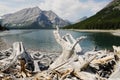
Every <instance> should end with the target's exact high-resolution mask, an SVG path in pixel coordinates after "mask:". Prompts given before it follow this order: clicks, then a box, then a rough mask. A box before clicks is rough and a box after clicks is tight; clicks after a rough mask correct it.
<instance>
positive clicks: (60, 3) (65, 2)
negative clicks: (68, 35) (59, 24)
mask: <svg viewBox="0 0 120 80" xmlns="http://www.w3.org/2000/svg"><path fill="white" fill-rule="evenodd" d="M110 1H112V0H0V16H2V15H3V14H8V13H13V12H16V11H18V10H21V9H23V8H29V7H35V6H39V8H40V9H42V10H52V11H53V12H55V13H56V14H57V15H58V16H59V17H61V18H63V19H67V20H69V21H76V20H78V19H80V18H81V17H83V16H88V17H89V16H92V15H93V14H95V13H96V12H98V11H99V10H101V9H102V8H103V7H105V6H106V5H107V4H108V3H109V2H110Z"/></svg>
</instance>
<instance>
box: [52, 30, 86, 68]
mask: <svg viewBox="0 0 120 80" xmlns="http://www.w3.org/2000/svg"><path fill="white" fill-rule="evenodd" d="M54 36H55V39H56V41H57V42H58V43H59V44H60V45H61V46H62V49H63V52H62V54H61V55H60V56H59V57H58V58H57V59H56V60H55V61H54V62H53V64H51V65H50V68H51V69H53V68H55V67H56V66H57V65H60V64H62V63H63V62H65V61H67V60H68V59H69V58H71V57H73V55H74V54H73V53H74V50H75V47H76V45H77V44H78V42H79V41H81V40H82V39H84V38H86V37H85V36H82V37H80V38H78V39H77V40H73V39H71V40H72V41H73V43H70V41H69V40H68V38H67V35H65V36H64V37H63V38H62V37H61V36H60V34H59V29H58V28H57V30H56V31H54Z"/></svg>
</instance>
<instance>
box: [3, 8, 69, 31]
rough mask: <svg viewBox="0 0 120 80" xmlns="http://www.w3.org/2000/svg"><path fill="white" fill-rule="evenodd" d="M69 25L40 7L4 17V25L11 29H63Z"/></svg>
mask: <svg viewBox="0 0 120 80" xmlns="http://www.w3.org/2000/svg"><path fill="white" fill-rule="evenodd" d="M68 24H69V23H68V22H66V21H64V20H63V19H61V18H60V17H58V16H57V15H56V14H55V13H54V12H52V11H42V10H41V9H40V8H39V7H33V8H26V9H23V10H20V11H18V12H15V13H13V14H7V15H4V16H2V25H4V26H6V27H9V28H22V29H29V28H32V29H34V28H54V26H56V25H57V26H59V27H63V26H66V25H68Z"/></svg>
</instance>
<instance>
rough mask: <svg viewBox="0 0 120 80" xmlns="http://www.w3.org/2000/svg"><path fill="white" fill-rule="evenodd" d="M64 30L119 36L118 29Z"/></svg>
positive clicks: (119, 31) (119, 30)
mask: <svg viewBox="0 0 120 80" xmlns="http://www.w3.org/2000/svg"><path fill="white" fill-rule="evenodd" d="M66 30H71V31H78V32H109V33H111V34H112V35H114V36H120V29H117V30H87V29H84V30H80V29H66Z"/></svg>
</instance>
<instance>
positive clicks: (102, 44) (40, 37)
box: [0, 30, 120, 52]
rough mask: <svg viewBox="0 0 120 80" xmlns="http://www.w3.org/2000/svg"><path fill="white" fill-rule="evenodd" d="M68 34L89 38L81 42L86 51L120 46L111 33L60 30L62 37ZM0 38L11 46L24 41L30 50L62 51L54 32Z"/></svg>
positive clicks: (28, 32) (8, 34)
mask: <svg viewBox="0 0 120 80" xmlns="http://www.w3.org/2000/svg"><path fill="white" fill-rule="evenodd" d="M66 33H71V34H72V35H73V37H74V38H77V37H80V36H87V38H86V39H84V40H82V41H81V42H80V45H81V47H82V49H83V50H85V51H87V50H92V49H93V48H94V47H96V46H97V48H98V49H112V45H116V46H120V37H118V36H113V35H112V34H111V33H101V32H100V33H99V32H76V31H69V30H60V35H61V36H62V35H64V34H66ZM0 36H1V37H2V38H3V39H4V40H5V41H6V42H7V43H8V44H10V45H11V44H12V43H14V42H16V41H22V42H23V43H24V46H25V47H26V48H28V49H33V50H41V51H50V52H54V51H55V52H57V51H62V48H61V46H60V45H59V44H58V43H57V42H56V40H55V38H54V35H53V30H10V31H7V32H6V34H3V35H0Z"/></svg>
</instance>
